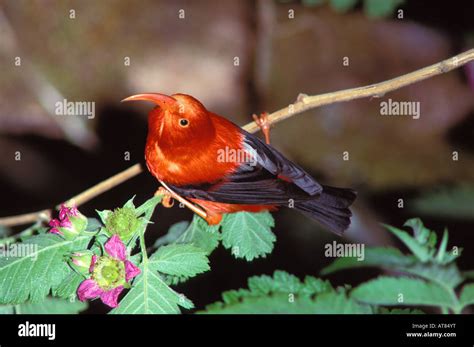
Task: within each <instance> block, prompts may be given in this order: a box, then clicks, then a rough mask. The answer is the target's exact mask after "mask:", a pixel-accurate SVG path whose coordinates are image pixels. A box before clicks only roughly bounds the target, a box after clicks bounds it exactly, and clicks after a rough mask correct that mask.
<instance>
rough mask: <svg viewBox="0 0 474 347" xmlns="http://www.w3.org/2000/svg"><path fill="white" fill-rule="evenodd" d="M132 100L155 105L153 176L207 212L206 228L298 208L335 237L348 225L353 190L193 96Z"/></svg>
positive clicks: (150, 142)
mask: <svg viewBox="0 0 474 347" xmlns="http://www.w3.org/2000/svg"><path fill="white" fill-rule="evenodd" d="M130 100H147V101H152V102H154V103H155V104H156V105H157V106H156V107H155V108H154V109H153V110H152V111H150V113H149V116H148V137H147V142H146V148H145V159H146V163H147V166H148V169H149V171H150V172H151V173H152V174H153V175H154V176H155V177H156V178H157V179H158V180H160V181H162V182H164V183H166V184H167V185H168V186H169V187H171V188H172V189H173V191H175V192H177V193H178V194H179V195H181V196H183V197H185V198H186V199H187V200H190V201H192V202H194V203H195V204H197V205H199V206H201V207H202V208H203V209H204V210H205V211H206V213H207V218H206V220H207V221H208V223H210V224H217V223H219V222H220V220H221V216H222V214H223V213H233V212H238V211H249V212H259V211H263V210H275V209H276V208H277V207H278V206H287V205H289V204H291V202H293V204H294V207H295V208H296V209H298V210H300V211H302V212H304V213H306V214H308V215H310V216H311V217H312V218H313V219H316V220H318V221H319V222H320V223H322V224H323V225H325V226H326V227H328V228H329V229H330V230H332V231H334V232H336V233H342V231H344V230H345V229H346V228H347V226H348V225H349V224H350V215H351V214H350V211H349V209H348V207H349V205H350V204H351V203H352V202H353V200H354V199H355V193H354V192H353V191H352V190H350V189H341V188H332V187H325V186H322V185H320V184H319V183H317V182H316V181H315V180H314V179H313V178H312V177H311V176H310V175H308V174H307V173H306V172H305V171H304V170H303V169H302V168H300V167H299V166H297V165H296V164H294V163H292V162H291V161H289V160H288V159H286V158H285V157H284V156H283V155H282V154H281V153H279V152H278V151H277V150H276V149H274V148H273V147H271V146H269V145H267V144H265V143H263V142H262V141H261V140H259V139H258V138H257V137H255V136H253V135H251V134H249V133H246V132H245V131H244V130H242V129H241V128H240V127H238V126H237V125H235V124H234V123H232V122H230V121H229V120H227V119H225V118H223V117H221V116H219V115H217V114H214V113H212V112H210V111H208V110H207V109H206V108H205V107H204V106H203V105H202V104H201V103H200V102H199V101H198V100H196V99H195V98H193V97H191V96H189V95H185V94H174V95H172V96H166V95H163V94H155V93H153V94H139V95H135V96H132V97H129V98H127V99H125V101H130ZM228 153H234V154H236V153H237V154H242V153H245V154H246V155H245V156H244V157H245V160H244V161H242V160H236V158H237V157H238V156H234V157H232V156H230V158H229V157H226V156H223V154H228ZM229 159H231V160H229ZM238 159H241V158H240V157H239V158H238Z"/></svg>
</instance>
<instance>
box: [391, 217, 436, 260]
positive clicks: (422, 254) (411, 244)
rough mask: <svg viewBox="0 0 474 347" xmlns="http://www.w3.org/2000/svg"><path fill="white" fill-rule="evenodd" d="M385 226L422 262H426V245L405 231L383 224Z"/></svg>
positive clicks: (428, 254) (427, 252) (428, 257)
mask: <svg viewBox="0 0 474 347" xmlns="http://www.w3.org/2000/svg"><path fill="white" fill-rule="evenodd" d="M385 227H386V228H387V229H388V230H389V231H390V232H392V234H394V235H395V236H397V237H398V238H399V239H400V240H401V241H402V242H403V243H404V244H405V245H406V246H407V247H408V249H410V251H411V252H412V253H413V254H414V255H415V256H416V257H417V258H418V259H420V261H422V262H427V261H428V260H429V259H430V253H429V250H428V248H427V247H426V246H424V245H422V244H420V243H419V242H418V241H417V240H416V239H415V238H413V237H411V236H410V235H409V234H408V233H407V232H406V231H403V230H400V229H398V228H395V227H392V226H390V225H385Z"/></svg>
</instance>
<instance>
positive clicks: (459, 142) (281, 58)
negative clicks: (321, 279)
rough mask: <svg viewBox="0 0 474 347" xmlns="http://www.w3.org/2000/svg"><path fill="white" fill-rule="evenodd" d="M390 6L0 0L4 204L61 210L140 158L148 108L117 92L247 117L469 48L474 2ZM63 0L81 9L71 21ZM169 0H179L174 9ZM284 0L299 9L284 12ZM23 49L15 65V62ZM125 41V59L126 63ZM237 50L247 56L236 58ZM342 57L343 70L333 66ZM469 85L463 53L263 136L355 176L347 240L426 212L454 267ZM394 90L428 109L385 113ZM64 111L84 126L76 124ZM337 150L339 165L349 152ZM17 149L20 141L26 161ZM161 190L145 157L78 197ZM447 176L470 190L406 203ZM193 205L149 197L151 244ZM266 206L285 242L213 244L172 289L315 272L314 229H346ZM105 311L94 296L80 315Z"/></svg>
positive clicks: (214, 288) (321, 173) (463, 227)
mask: <svg viewBox="0 0 474 347" xmlns="http://www.w3.org/2000/svg"><path fill="white" fill-rule="evenodd" d="M398 8H400V9H403V11H404V18H403V19H397V18H396V15H395V14H393V15H392V14H389V15H386V16H383V17H381V18H373V17H372V16H369V15H368V14H367V13H366V12H364V7H363V5H362V3H359V4H358V5H357V7H356V8H354V9H351V10H349V11H346V12H344V13H342V12H338V11H335V10H334V9H332V8H331V7H330V6H328V5H322V6H313V5H312V4H311V2H310V1H306V2H304V3H300V2H299V1H290V2H286V1H285V2H278V1H277V2H274V1H259V2H252V1H239V2H237V1H233V2H232V1H219V2H217V1H193V2H186V1H173V2H171V1H140V2H138V1H101V2H94V1H80V2H79V1H61V2H59V1H13V0H12V1H5V2H2V4H1V5H0V24H1V26H0V29H1V31H2V34H1V42H0V69H1V70H0V134H1V135H0V153H1V154H2V157H1V158H2V159H1V162H0V191H1V197H2V198H1V199H0V215H1V216H8V215H14V214H19V213H26V212H30V211H35V210H38V209H43V208H50V207H53V206H54V205H56V204H57V203H59V202H60V201H64V200H66V199H68V198H70V197H72V196H73V195H75V194H77V193H79V192H81V191H83V190H85V189H86V188H88V187H90V186H91V185H94V184H96V183H98V182H99V181H101V180H103V179H105V178H107V177H110V176H111V175H113V174H115V173H117V172H119V171H121V170H124V169H126V168H128V167H130V166H132V165H133V164H135V163H136V162H139V161H143V150H144V143H145V138H146V131H147V129H146V113H147V111H148V110H149V106H148V105H139V104H137V105H123V104H120V103H119V101H120V100H121V99H122V98H124V97H126V96H128V95H131V94H136V93H140V92H148V91H155V92H164V93H168V94H172V93H175V92H183V93H188V94H191V95H193V96H195V97H197V98H198V99H200V100H201V101H202V102H203V103H204V104H205V105H206V107H207V108H208V109H210V110H212V111H215V112H218V113H220V114H222V115H224V116H226V117H228V118H230V119H232V120H233V121H235V122H236V123H238V124H241V125H244V124H246V123H247V122H249V121H250V120H251V116H250V115H251V114H252V113H259V112H262V111H269V112H272V111H275V110H277V109H280V108H282V107H285V106H286V105H288V104H289V103H292V102H293V101H294V100H295V99H296V96H297V95H298V94H299V93H302V92H303V93H307V94H318V93H324V92H329V91H335V90H338V89H344V88H351V87H356V86H362V85H366V84H370V83H375V82H379V81H383V80H386V79H389V78H392V77H395V76H398V75H401V74H404V73H408V72H410V71H413V70H415V69H418V68H421V67H424V66H427V65H430V64H433V63H435V62H438V61H440V60H442V59H445V58H448V57H450V56H452V55H455V54H457V53H460V52H462V51H463V50H466V49H468V48H472V47H473V42H474V21H473V20H472V14H473V13H474V3H473V2H472V1H470V0H465V1H453V2H447V1H436V2H435V1H424V0H423V1H422V0H407V1H405V2H404V3H403V4H401V5H400V6H398ZM70 9H75V10H76V18H75V19H74V20H72V19H70V18H69V17H68V16H69V10H70ZM179 9H185V14H186V18H185V19H184V20H180V19H178V11H179ZM288 9H294V11H295V18H294V19H292V20H289V19H288V16H287V13H288V12H287V11H288ZM16 56H21V57H22V66H21V67H15V66H14V65H13V59H14V57H16ZM125 56H129V57H130V58H131V65H130V66H124V64H123V59H124V57H125ZM235 56H238V57H239V59H240V65H239V66H234V65H233V62H234V61H233V59H234V57H235ZM344 56H347V57H349V59H350V65H349V67H344V66H343V65H342V57H344ZM52 90H55V91H56V92H57V93H59V94H57V95H61V98H66V99H68V100H70V101H95V102H96V117H95V119H93V120H86V119H85V118H80V117H76V118H75V120H71V118H67V117H66V118H63V119H58V116H56V115H54V114H51V112H48V106H49V107H51V105H52V104H54V102H55V101H57V100H56V99H54V95H56V94H54V93H53V92H52ZM473 96H474V66H472V65H471V67H469V68H460V69H458V70H455V71H452V72H450V73H449V74H446V75H443V76H438V77H435V78H432V79H430V80H427V81H424V82H420V83H418V84H416V85H413V86H409V87H406V88H403V89H402V90H400V91H396V92H394V93H390V94H389V95H386V96H385V97H383V98H382V99H363V100H358V101H353V102H349V103H343V104H337V105H331V106H327V107H322V108H319V109H316V110H312V111H308V112H306V113H304V114H302V115H298V116H297V117H294V118H291V119H289V120H286V121H284V122H282V123H279V124H277V125H275V127H274V129H273V132H272V142H273V145H274V146H276V147H277V148H278V149H280V150H281V151H282V152H283V153H285V154H286V155H287V156H288V157H290V158H291V159H293V160H295V161H296V162H298V163H299V164H300V165H302V166H303V167H305V168H306V169H307V170H308V171H309V172H311V173H312V174H314V175H315V177H318V178H319V179H320V181H322V182H324V183H326V184H332V185H336V186H347V187H353V188H355V189H356V190H358V192H359V199H358V201H357V203H356V206H355V209H354V213H355V217H356V218H355V222H354V223H353V224H354V226H353V228H352V229H351V230H349V232H348V233H347V235H346V238H345V240H349V241H352V242H365V243H366V244H368V245H381V244H385V245H388V244H391V243H392V244H395V245H397V243H396V241H395V240H393V239H392V238H391V237H390V236H389V235H388V234H387V233H386V231H385V230H384V229H382V228H381V227H380V225H379V222H383V223H388V224H392V225H395V226H399V227H401V226H402V224H403V223H404V221H405V220H406V219H408V218H411V217H414V216H416V217H421V218H422V219H423V221H424V223H425V225H427V226H429V227H430V228H431V229H434V230H436V231H438V232H441V231H442V229H443V228H444V227H447V228H448V229H449V230H450V245H457V246H459V247H462V248H464V251H463V256H462V257H461V258H460V260H459V265H460V268H461V269H464V270H467V269H472V268H474V258H473V256H472V255H473V254H474V244H473V241H472V240H473V239H472V236H471V235H472V230H473V226H474V218H473V217H474V213H470V212H469V207H468V206H474V204H473V202H474V192H473V191H474V188H473V187H474V185H473V172H474V170H473V169H474V157H473V151H474V142H473V135H474V112H473V110H474V102H473V99H474V98H473ZM388 98H392V99H394V100H401V101H420V103H421V119H419V120H413V119H411V118H410V117H395V118H389V117H383V116H381V115H380V113H379V105H380V101H383V100H388ZM51 103H52V104H51ZM59 118H61V117H59ZM73 118H74V117H73ZM73 122H76V123H78V124H80V125H78V127H77V128H76V130H73V131H69V130H68V126H70V125H71V124H72V123H73ZM68 124H69V125H68ZM77 129H83V130H77ZM345 150H347V151H349V152H350V153H351V154H350V155H351V160H350V161H349V162H343V161H342V152H343V151H345ZM453 150H457V151H459V153H460V160H459V161H458V162H453V161H452V160H451V153H452V151H453ZM15 151H20V152H21V153H22V160H21V161H20V162H18V161H15V160H14V153H15ZM125 151H128V152H130V154H131V160H130V161H125V160H124V152H125ZM157 187H158V184H157V182H156V180H155V179H154V178H153V177H152V176H151V175H150V174H149V173H148V172H146V173H144V174H141V175H139V176H138V177H135V178H133V179H131V180H130V181H128V182H126V183H124V184H122V185H120V186H119V187H116V188H114V189H113V190H111V191H108V192H106V193H105V194H103V195H101V196H100V197H98V198H96V199H94V200H93V201H91V202H89V203H87V204H85V205H83V206H81V208H80V210H81V211H82V212H83V213H84V214H86V215H88V216H93V215H94V213H95V212H94V211H95V209H99V210H101V209H111V208H115V207H118V206H121V205H123V203H124V202H125V201H127V200H128V199H129V198H130V197H131V196H133V195H136V203H141V202H143V201H145V200H146V199H147V198H149V197H151V196H152V194H153V192H154V191H155V190H156V189H157ZM440 189H441V190H442V191H448V192H449V191H452V190H453V191H456V190H459V189H460V190H461V191H462V192H463V193H462V194H460V195H461V197H459V196H458V195H454V198H453V199H452V200H448V202H446V201H442V202H441V206H445V205H443V204H446V203H448V205H449V208H448V209H446V210H445V212H446V211H447V213H444V214H441V213H439V206H440V205H439V204H440V203H439V201H438V200H436V201H434V202H433V201H432V205H431V206H435V207H434V208H431V209H430V208H425V209H421V210H420V209H419V205H417V204H416V203H415V202H416V200H417V199H420V198H424V197H426V194H430V193H433V192H439V191H440ZM399 198H403V199H404V201H405V207H404V208H403V209H399V208H398V207H397V199H399ZM428 200H430V199H429V198H428ZM437 202H438V205H436V203H437ZM437 206H438V207H437ZM417 207H418V209H417ZM459 210H462V211H464V212H459ZM466 210H467V211H468V212H465V211H466ZM470 211H473V208H472V207H471V210H470ZM191 217H192V215H191V213H190V212H189V211H187V210H184V209H179V208H178V207H174V208H173V209H164V208H162V207H159V208H158V210H157V212H156V213H155V215H154V217H153V219H154V221H155V224H154V225H152V226H150V228H149V231H148V233H147V239H148V241H149V242H150V243H151V242H153V241H154V240H155V239H156V238H157V237H158V236H160V235H163V234H164V233H165V232H166V231H167V229H168V227H169V226H170V225H172V224H173V223H175V222H177V221H181V220H190V219H191ZM274 217H275V219H276V227H275V230H274V231H275V233H276V235H277V242H276V244H275V249H274V251H273V253H272V254H271V255H269V256H268V257H267V258H265V259H258V260H255V261H253V262H251V263H247V262H246V261H243V260H236V259H234V258H233V257H232V256H231V255H230V252H229V251H228V250H225V249H223V247H222V246H220V247H219V248H218V249H217V250H216V251H215V252H214V253H213V254H212V255H211V258H210V260H211V268H212V271H210V272H207V273H205V274H202V275H200V276H197V277H196V278H194V279H192V280H190V281H189V282H187V283H185V284H183V285H181V286H180V287H178V288H177V289H178V290H179V291H181V292H183V293H184V294H185V295H186V296H188V297H189V298H191V299H192V300H193V302H194V303H195V305H196V306H197V308H203V307H204V305H206V304H209V303H212V302H214V301H216V300H218V299H219V298H220V293H221V292H222V291H224V290H229V289H237V288H239V287H244V286H246V279H247V278H248V277H249V276H252V275H258V274H270V273H272V272H273V271H274V270H275V269H282V270H286V271H288V272H290V273H293V274H295V275H297V276H299V277H301V278H302V277H304V276H305V275H318V272H319V271H320V270H321V269H322V267H324V266H325V265H327V264H328V263H329V262H330V261H331V260H332V259H328V258H325V257H324V244H325V243H327V242H331V241H332V240H333V239H336V240H338V241H341V240H340V239H339V238H336V237H334V236H333V235H331V234H329V233H327V232H325V231H321V230H320V229H319V227H318V226H317V225H315V224H314V223H313V222H311V221H309V220H308V219H306V218H305V217H304V216H301V215H299V214H297V213H296V212H294V211H289V210H282V211H279V212H277V213H274ZM21 229H22V227H17V228H14V229H13V230H4V231H3V232H5V233H11V232H15V231H19V230H21ZM376 273H377V272H376V271H375V270H374V271H363V272H362V271H357V270H354V271H345V272H341V273H340V274H337V275H332V276H331V277H330V279H331V281H332V282H333V283H334V284H343V283H350V284H352V285H356V284H357V283H358V282H360V281H363V280H365V279H368V278H370V277H371V276H373V275H374V274H376ZM103 311H105V307H104V306H103V305H101V304H100V303H96V302H94V303H92V304H91V309H90V311H89V312H103Z"/></svg>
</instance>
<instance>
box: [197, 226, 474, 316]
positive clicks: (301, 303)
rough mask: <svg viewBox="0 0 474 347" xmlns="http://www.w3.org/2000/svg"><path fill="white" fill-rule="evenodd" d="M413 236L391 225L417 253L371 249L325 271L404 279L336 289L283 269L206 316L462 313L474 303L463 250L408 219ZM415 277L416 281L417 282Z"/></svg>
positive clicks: (226, 296)
mask: <svg viewBox="0 0 474 347" xmlns="http://www.w3.org/2000/svg"><path fill="white" fill-rule="evenodd" d="M405 225H406V226H409V227H410V228H412V231H413V236H411V235H409V234H408V233H407V232H406V231H404V230H401V229H398V228H395V227H392V226H386V227H387V228H388V229H389V230H390V231H391V232H392V233H393V234H394V235H396V236H397V237H398V238H399V239H400V240H401V241H402V242H403V243H404V244H405V245H406V246H407V247H408V249H410V251H411V252H412V254H410V255H404V254H402V253H401V252H400V251H399V250H398V249H396V248H369V249H367V250H366V254H365V259H364V260H362V261H360V260H359V259H358V258H356V257H351V256H350V255H346V256H345V257H342V258H339V259H337V260H335V261H334V262H333V263H332V264H331V265H329V266H328V267H326V268H325V269H323V271H322V273H323V274H329V273H333V272H336V271H341V270H344V269H351V268H360V267H383V268H385V269H387V270H390V271H396V272H400V273H402V274H403V276H400V277H392V276H381V277H378V278H376V279H373V280H369V281H367V282H364V283H362V284H360V285H358V286H357V287H355V288H353V289H352V288H351V286H349V285H346V286H343V287H338V288H334V287H333V286H332V285H331V284H330V282H329V281H328V280H322V279H319V278H315V277H311V276H307V277H306V278H305V280H304V281H300V280H299V279H298V278H297V277H296V276H294V275H290V274H288V273H286V272H284V271H275V273H274V275H273V277H270V276H266V275H264V276H254V277H251V278H249V280H248V289H239V290H231V291H227V292H224V293H223V294H222V301H220V302H216V303H214V304H212V305H209V306H207V307H206V310H205V311H203V312H204V313H298V314H300V313H319V314H325V313H329V314H335V313H339V314H340V313H351V314H354V313H365V314H367V313H382V314H417V313H423V311H421V310H419V309H416V308H415V309H397V308H396V309H388V308H387V307H384V306H388V307H394V306H395V307H396V306H415V307H417V306H434V307H438V308H439V309H440V310H441V311H442V312H444V313H448V312H452V313H461V312H462V310H463V309H464V308H465V307H466V306H468V305H472V304H474V283H468V284H465V285H464V286H463V287H462V288H461V290H460V294H459V295H457V294H456V291H455V290H456V288H457V287H458V286H459V285H460V284H461V283H463V282H465V281H466V280H468V278H467V277H465V276H464V275H463V274H461V273H460V272H459V270H458V268H457V265H456V263H455V260H456V259H457V258H458V257H459V256H460V254H461V250H460V249H458V248H457V247H453V248H452V249H451V250H449V251H448V250H447V244H448V233H447V231H445V232H444V234H443V238H442V240H441V242H440V243H439V245H437V236H436V234H435V233H434V232H433V231H431V230H429V229H428V228H426V227H425V226H424V225H423V223H422V222H421V220H419V219H417V218H415V219H411V220H408V221H407V222H406V223H405ZM413 276H415V278H413Z"/></svg>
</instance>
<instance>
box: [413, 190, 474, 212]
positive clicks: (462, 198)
mask: <svg viewBox="0 0 474 347" xmlns="http://www.w3.org/2000/svg"><path fill="white" fill-rule="evenodd" d="M413 206H414V207H415V210H416V211H418V212H420V213H423V214H427V215H432V216H438V217H445V218H446V217H447V218H459V219H473V218H474V185H459V186H455V187H448V188H443V189H439V190H437V191H434V192H432V193H429V194H426V195H424V196H422V197H420V198H418V199H416V200H415V201H414V202H413Z"/></svg>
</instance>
